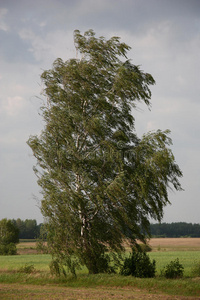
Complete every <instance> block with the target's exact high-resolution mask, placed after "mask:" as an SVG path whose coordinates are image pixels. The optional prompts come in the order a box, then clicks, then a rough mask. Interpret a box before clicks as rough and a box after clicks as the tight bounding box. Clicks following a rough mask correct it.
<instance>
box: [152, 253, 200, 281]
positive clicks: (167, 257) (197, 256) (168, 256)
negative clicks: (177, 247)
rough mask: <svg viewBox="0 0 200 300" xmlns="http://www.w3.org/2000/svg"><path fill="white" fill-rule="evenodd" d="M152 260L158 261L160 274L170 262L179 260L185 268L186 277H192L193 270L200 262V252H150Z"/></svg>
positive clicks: (157, 265)
mask: <svg viewBox="0 0 200 300" xmlns="http://www.w3.org/2000/svg"><path fill="white" fill-rule="evenodd" d="M148 255H149V256H150V258H151V259H155V261H156V270H157V273H158V274H160V271H161V270H162V269H163V268H164V267H165V266H166V265H167V264H168V263H170V261H174V260H175V259H176V258H178V259H179V262H180V264H182V265H183V267H184V277H190V276H192V268H193V267H194V265H195V262H196V261H199V262H200V251H164V252H150V253H148Z"/></svg>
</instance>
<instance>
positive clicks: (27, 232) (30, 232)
mask: <svg viewBox="0 0 200 300" xmlns="http://www.w3.org/2000/svg"><path fill="white" fill-rule="evenodd" d="M12 223H13V224H14V225H15V226H16V227H17V228H18V229H19V239H35V238H38V237H39V235H40V227H41V225H42V224H39V225H38V224H37V221H36V220H32V219H26V220H25V221H23V220H21V219H19V218H18V219H17V220H14V219H13V220H12Z"/></svg>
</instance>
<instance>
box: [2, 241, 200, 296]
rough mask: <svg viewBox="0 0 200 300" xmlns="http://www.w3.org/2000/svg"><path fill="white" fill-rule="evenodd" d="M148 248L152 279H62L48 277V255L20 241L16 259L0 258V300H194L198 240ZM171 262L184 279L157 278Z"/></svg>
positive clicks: (199, 286) (199, 290)
mask: <svg viewBox="0 0 200 300" xmlns="http://www.w3.org/2000/svg"><path fill="white" fill-rule="evenodd" d="M149 244H150V246H151V247H152V252H149V253H148V254H149V256H150V258H151V259H155V260H156V269H157V274H156V278H149V279H141V278H134V277H130V276H128V277H124V276H120V275H118V274H113V275H108V274H97V275H88V274H87V270H86V269H84V268H83V269H82V270H81V271H79V272H78V274H77V278H76V279H75V278H73V277H71V275H70V274H69V275H68V276H67V278H64V277H63V278H62V277H61V278H55V277H54V276H52V275H50V272H49V267H48V265H49V262H50V261H51V257H50V255H47V254H36V244H35V242H30V241H29V242H25V241H23V242H21V243H20V244H19V245H18V246H17V248H18V254H19V255H17V256H0V299H190V297H191V299H200V278H199V277H197V276H193V274H192V269H193V267H194V265H195V264H196V263H197V262H200V238H177V239H176V238H160V239H152V240H150V241H149ZM176 258H179V261H180V263H181V264H182V265H183V267H184V277H183V278H182V279H176V280H169V279H166V278H163V277H161V276H160V274H161V271H162V269H163V268H164V266H165V265H166V264H168V263H169V262H170V261H171V260H174V259H176ZM24 266H33V270H32V272H30V273H25V272H24V273H23V272H19V270H20V268H23V267H24ZM167 295H170V297H169V296H167Z"/></svg>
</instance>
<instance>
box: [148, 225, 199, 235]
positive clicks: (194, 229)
mask: <svg viewBox="0 0 200 300" xmlns="http://www.w3.org/2000/svg"><path fill="white" fill-rule="evenodd" d="M150 228H151V234H152V236H155V237H172V238H176V237H200V224H192V223H186V222H175V223H162V224H151V225H150Z"/></svg>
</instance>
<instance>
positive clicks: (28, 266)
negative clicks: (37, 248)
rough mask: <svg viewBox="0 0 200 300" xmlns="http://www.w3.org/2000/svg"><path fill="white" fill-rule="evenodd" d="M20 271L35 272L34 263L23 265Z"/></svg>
mask: <svg viewBox="0 0 200 300" xmlns="http://www.w3.org/2000/svg"><path fill="white" fill-rule="evenodd" d="M19 272H20V273H26V274H31V273H33V272H35V268H34V265H28V264H26V265H25V266H24V267H21V268H20V269H19Z"/></svg>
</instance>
